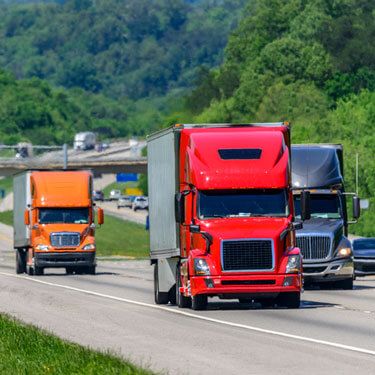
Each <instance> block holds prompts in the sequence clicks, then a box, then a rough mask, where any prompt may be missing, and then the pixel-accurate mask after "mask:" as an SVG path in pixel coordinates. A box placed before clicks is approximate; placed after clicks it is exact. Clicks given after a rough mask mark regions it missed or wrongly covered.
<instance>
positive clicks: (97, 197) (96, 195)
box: [92, 190, 104, 202]
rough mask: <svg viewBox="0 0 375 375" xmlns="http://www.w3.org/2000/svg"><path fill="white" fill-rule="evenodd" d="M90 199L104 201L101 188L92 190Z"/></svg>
mask: <svg viewBox="0 0 375 375" xmlns="http://www.w3.org/2000/svg"><path fill="white" fill-rule="evenodd" d="M92 199H93V200H94V201H101V202H103V201H104V193H103V192H102V191H101V190H94V191H93V192H92Z"/></svg>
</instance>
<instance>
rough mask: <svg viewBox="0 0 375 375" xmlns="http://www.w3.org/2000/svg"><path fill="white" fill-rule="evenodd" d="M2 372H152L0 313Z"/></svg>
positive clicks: (132, 373)
mask: <svg viewBox="0 0 375 375" xmlns="http://www.w3.org/2000/svg"><path fill="white" fill-rule="evenodd" d="M0 373H2V374H15V375H16V374H17V375H18V374H26V373H29V374H61V375H62V374H104V373H105V374H128V375H136V374H144V375H146V374H152V372H151V371H149V370H145V369H141V368H139V367H137V366H135V365H133V364H131V363H130V362H127V361H124V360H122V359H120V358H118V357H116V356H114V355H111V354H105V353H100V352H97V351H93V350H91V349H88V348H84V347H83V346H80V345H77V344H73V343H70V342H67V341H64V340H61V339H59V338H57V337H56V336H53V335H51V334H50V333H47V332H45V331H42V330H40V329H37V328H35V327H33V326H31V325H26V324H23V323H21V322H19V321H17V320H15V319H13V318H10V317H8V316H6V315H3V314H2V315H0Z"/></svg>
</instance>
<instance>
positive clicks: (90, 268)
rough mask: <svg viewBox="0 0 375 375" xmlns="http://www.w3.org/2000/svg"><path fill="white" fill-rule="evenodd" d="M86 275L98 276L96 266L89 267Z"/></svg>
mask: <svg viewBox="0 0 375 375" xmlns="http://www.w3.org/2000/svg"><path fill="white" fill-rule="evenodd" d="M86 273H87V274H89V275H95V274H96V266H88V267H87V268H86Z"/></svg>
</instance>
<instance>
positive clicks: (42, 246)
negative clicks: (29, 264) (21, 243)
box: [36, 244, 49, 251]
mask: <svg viewBox="0 0 375 375" xmlns="http://www.w3.org/2000/svg"><path fill="white" fill-rule="evenodd" d="M36 249H37V250H42V251H46V250H48V249H49V246H48V245H43V244H39V245H36Z"/></svg>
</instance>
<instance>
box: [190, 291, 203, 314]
mask: <svg viewBox="0 0 375 375" xmlns="http://www.w3.org/2000/svg"><path fill="white" fill-rule="evenodd" d="M191 308H192V309H193V310H206V308H207V296H205V295H204V294H197V295H195V296H192V297H191Z"/></svg>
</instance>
